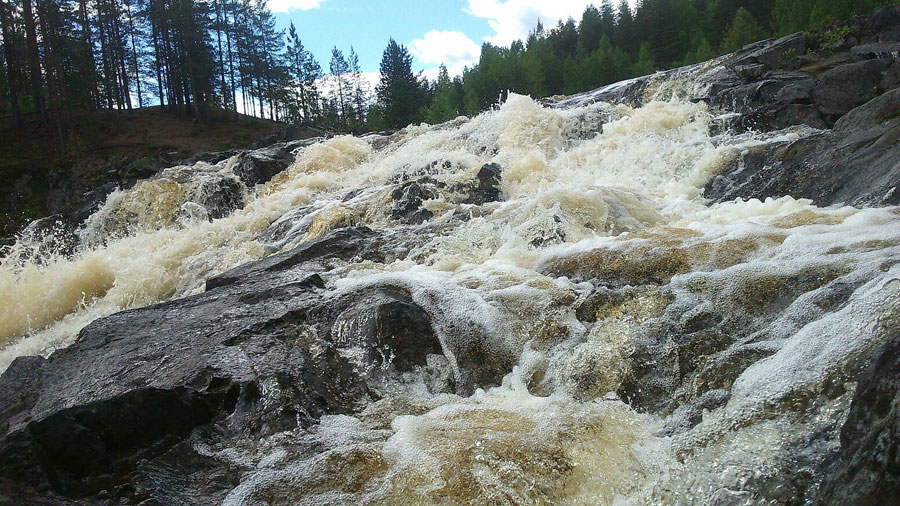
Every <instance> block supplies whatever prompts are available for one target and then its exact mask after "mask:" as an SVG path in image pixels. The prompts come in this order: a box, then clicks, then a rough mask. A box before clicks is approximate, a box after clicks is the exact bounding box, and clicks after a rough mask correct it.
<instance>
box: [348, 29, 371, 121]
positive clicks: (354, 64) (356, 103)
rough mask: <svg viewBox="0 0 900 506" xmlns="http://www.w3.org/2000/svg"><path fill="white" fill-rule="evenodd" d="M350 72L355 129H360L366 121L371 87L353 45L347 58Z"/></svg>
mask: <svg viewBox="0 0 900 506" xmlns="http://www.w3.org/2000/svg"><path fill="white" fill-rule="evenodd" d="M347 64H348V66H349V72H350V83H349V84H350V94H351V100H350V101H351V103H352V108H353V130H354V131H357V132H358V131H360V130H361V129H362V127H363V125H364V124H365V122H366V109H367V108H368V101H369V99H368V95H369V87H368V84H367V83H366V82H365V78H364V77H363V75H362V70H361V69H360V68H359V55H358V54H356V50H354V49H353V46H350V56H349V57H348V58H347Z"/></svg>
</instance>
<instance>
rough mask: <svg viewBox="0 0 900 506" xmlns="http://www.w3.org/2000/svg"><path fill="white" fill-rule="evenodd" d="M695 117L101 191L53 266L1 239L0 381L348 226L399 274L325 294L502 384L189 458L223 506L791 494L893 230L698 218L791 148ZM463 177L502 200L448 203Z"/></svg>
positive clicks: (864, 337)
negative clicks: (398, 301)
mask: <svg viewBox="0 0 900 506" xmlns="http://www.w3.org/2000/svg"><path fill="white" fill-rule="evenodd" d="M660 89H661V90H662V91H660V93H663V92H666V91H667V90H668V91H671V90H669V88H665V87H661V88H660ZM668 94H671V93H668ZM664 98H668V97H664ZM714 121H715V118H714V117H713V116H712V115H711V114H710V113H709V112H708V111H707V110H706V108H705V106H704V105H703V104H694V103H685V102H679V101H677V100H672V101H654V102H650V103H648V104H646V105H644V106H643V107H640V108H630V107H627V106H622V105H620V106H612V105H609V104H605V103H595V104H590V105H583V106H580V107H573V108H570V109H549V108H543V107H541V106H540V105H538V104H536V103H535V102H533V101H532V100H531V99H529V98H527V97H523V96H517V95H511V96H510V98H509V100H508V101H507V102H506V103H505V104H503V106H502V107H501V108H500V109H499V110H497V111H491V112H487V113H484V114H482V115H480V116H478V117H475V118H473V119H471V120H462V119H460V120H457V121H453V122H450V123H448V124H444V125H438V126H425V125H423V126H411V127H409V128H407V129H405V130H403V131H401V132H399V133H397V134H395V135H393V136H392V137H391V138H389V139H383V138H377V139H376V138H369V139H367V140H363V139H359V138H354V137H337V138H334V139H330V140H328V141H325V142H322V143H319V144H314V145H311V146H309V147H307V148H305V149H304V150H303V151H302V152H300V153H299V155H298V156H297V159H296V161H295V162H294V163H293V164H292V165H291V166H290V167H289V169H288V170H286V171H284V172H283V173H281V174H279V175H278V176H276V177H275V178H274V179H273V180H272V181H270V182H268V183H266V184H265V185H259V186H257V187H256V188H249V189H248V188H244V187H243V185H242V184H241V183H239V181H238V180H237V179H235V177H234V174H233V172H232V171H233V166H234V161H233V160H226V161H223V162H221V163H220V164H218V165H215V166H210V165H207V164H203V163H199V164H198V165H197V166H194V167H175V168H172V169H168V170H166V171H164V172H163V173H161V174H160V175H159V176H157V177H155V178H154V179H151V180H147V181H144V182H142V183H140V184H138V185H137V186H135V187H134V188H132V189H130V190H127V191H118V192H114V193H113V194H111V195H110V196H109V198H108V199H107V201H106V203H105V204H104V205H103V207H102V208H101V209H100V210H98V211H97V212H96V213H95V214H94V215H93V216H91V218H90V219H89V220H88V221H87V222H85V224H84V225H83V227H82V228H81V230H79V232H78V235H79V238H80V240H79V241H78V245H77V247H76V250H75V251H74V253H70V252H60V251H53V249H52V248H50V249H48V248H47V247H43V248H39V247H36V245H35V239H34V238H30V237H28V236H27V235H26V236H23V237H22V238H21V239H20V241H19V242H18V243H17V244H16V245H15V246H13V247H12V248H11V249H10V250H9V251H7V253H6V256H5V258H4V259H3V261H2V264H0V346H2V349H0V369H5V368H6V367H7V366H8V364H9V363H10V362H11V361H12V360H13V359H14V358H15V357H16V356H20V355H25V354H44V355H47V354H49V353H51V352H52V351H54V350H56V349H58V348H60V347H64V346H67V345H68V344H70V343H72V342H73V340H74V339H75V338H76V336H77V334H78V332H79V330H80V329H81V328H82V327H84V326H85V325H87V324H88V323H90V322H91V321H93V320H95V319H97V318H100V317H103V316H106V315H109V314H112V313H114V312H117V311H120V310H122V309H128V308H136V307H141V306H146V305H148V304H152V303H155V302H159V301H164V300H169V299H172V298H176V297H182V296H187V295H191V294H195V293H199V292H202V291H203V286H204V282H205V280H206V279H207V278H209V277H211V276H213V275H215V274H219V273H222V272H224V271H226V270H228V269H230V268H232V267H235V266H237V265H239V264H242V263H245V262H248V261H251V260H256V259H260V258H263V257H265V256H267V255H271V254H273V253H275V252H278V251H283V250H287V249H289V248H291V247H293V246H296V245H298V244H301V243H302V242H303V241H306V240H309V239H311V238H315V237H320V236H322V235H324V234H326V233H327V232H329V231H331V230H334V229H337V228H342V227H347V226H357V225H366V226H368V227H371V228H373V229H376V230H385V231H392V230H396V231H398V232H397V233H398V234H403V233H405V234H407V235H406V236H405V237H406V239H404V241H405V242H404V248H405V249H403V253H402V254H396V255H393V256H391V257H390V258H388V259H386V260H385V261H384V262H372V261H368V262H360V263H336V264H335V265H332V266H330V267H331V268H332V270H331V275H330V276H329V277H328V279H327V280H326V281H327V288H328V289H329V290H332V291H334V292H335V293H336V294H338V295H339V294H342V293H350V292H353V291H357V290H361V289H364V288H366V287H372V286H392V287H402V288H403V290H404V291H405V292H407V293H409V294H410V297H411V299H412V300H413V301H414V302H415V304H417V305H418V306H420V307H422V308H424V309H425V311H426V312H427V313H428V315H429V316H430V317H431V318H432V319H433V323H434V326H435V333H436V335H437V338H438V339H439V341H440V344H441V346H442V348H443V349H444V351H445V352H447V350H467V349H469V348H471V347H473V346H475V345H474V344H470V342H469V341H473V340H474V338H473V337H472V336H476V335H477V336H479V337H478V339H479V344H478V346H479V347H480V348H479V350H478V353H486V354H489V355H492V357H493V358H494V362H496V363H498V364H506V365H509V366H510V367H509V368H508V369H507V370H505V371H503V373H505V374H506V376H505V378H504V379H503V383H502V385H500V386H497V387H495V388H492V389H489V390H487V391H483V390H478V391H476V392H475V394H474V395H472V396H470V397H461V396H458V395H454V394H450V393H432V392H430V391H429V389H428V388H426V384H425V383H426V381H425V379H423V378H422V377H419V376H415V375H413V376H412V377H410V378H408V382H407V384H405V385H404V386H402V387H396V388H395V387H391V388H395V389H394V390H391V389H390V388H388V387H385V388H386V389H387V390H386V392H387V393H386V394H385V396H384V398H383V399H381V400H379V401H378V402H374V403H372V404H370V405H369V406H366V407H364V409H362V411H361V412H360V413H358V414H357V415H355V416H348V415H341V416H326V417H324V418H322V420H321V421H320V423H319V424H318V425H316V426H315V427H314V428H313V429H312V430H310V431H306V432H303V433H302V434H292V435H286V434H276V435H273V436H271V437H269V438H268V439H266V440H265V441H263V442H261V443H259V444H257V445H255V446H254V447H253V448H249V449H248V448H209V449H208V452H209V453H210V454H211V455H216V456H217V457H218V458H221V459H225V460H228V461H233V462H234V465H235V466H238V467H240V468H242V469H244V470H245V474H244V478H243V479H242V481H241V484H240V486H238V487H237V488H236V489H234V490H233V491H232V493H231V494H230V495H229V496H228V497H227V499H226V501H225V502H226V504H257V503H259V502H264V501H275V502H280V503H304V504H305V503H309V504H326V503H330V502H334V501H353V502H359V503H377V502H383V501H387V500H388V499H389V500H390V502H392V503H396V504H407V503H408V504H416V503H420V502H422V501H427V502H433V503H448V504H449V503H466V502H469V503H497V504H521V503H542V502H552V503H570V504H588V503H591V504H601V503H602V504H612V503H617V504H627V503H635V504H647V503H659V504H672V503H712V502H715V501H730V502H729V504H743V503H747V504H750V503H756V502H759V501H760V498H759V495H758V494H759V491H760V490H763V489H766V488H767V487H776V488H777V487H782V489H781V492H779V493H783V494H785V495H786V496H790V494H795V493H797V492H796V490H793V489H791V485H790V484H788V483H787V482H788V481H790V480H786V479H785V478H784V476H786V475H788V476H789V475H790V474H791V473H793V472H794V471H796V469H797V468H799V467H802V465H803V464H804V463H803V462H801V463H799V464H798V463H797V459H796V458H794V456H792V455H791V454H790V448H791V447H792V445H796V444H798V441H800V440H802V439H803V438H806V437H808V435H809V434H813V433H816V431H817V430H818V431H825V432H828V431H829V430H830V431H831V432H828V434H830V436H828V437H823V438H822V441H821V444H820V445H819V446H818V447H816V448H815V451H811V453H810V454H808V455H805V456H804V458H806V459H808V460H809V461H818V460H822V459H824V458H825V456H826V455H827V454H828V452H829V451H833V450H834V447H835V445H836V444H837V443H836V436H835V429H834V425H835V423H836V421H839V419H840V417H842V416H845V412H846V409H847V405H848V403H849V395H850V394H849V392H851V391H852V389H851V388H850V385H847V384H845V383H846V382H847V378H850V377H853V374H854V372H853V371H856V370H858V368H859V367H860V361H861V360H862V358H863V357H865V356H866V355H867V354H868V353H870V352H871V350H872V349H874V348H875V347H876V346H877V345H878V344H879V343H880V342H881V341H882V340H883V339H884V335H885V331H884V329H883V328H882V327H883V325H882V324H881V323H880V322H881V321H882V320H884V319H886V318H891V317H893V318H895V317H896V315H898V314H900V306H898V303H897V301H898V300H900V297H898V295H900V294H898V291H900V288H898V287H900V283H897V282H895V281H896V278H897V277H898V275H900V267H898V266H897V264H898V263H900V212H898V210H897V209H896V208H880V209H856V208H852V207H840V208H827V209H826V208H819V207H816V206H814V205H812V204H811V202H810V201H807V200H801V199H794V198H791V197H790V196H785V197H782V198H779V199H769V200H766V201H765V202H760V201H758V200H751V201H734V202H726V203H720V204H713V205H709V203H708V202H707V201H705V200H704V199H703V196H702V188H703V185H704V184H705V183H706V181H708V180H709V178H711V177H712V176H714V175H715V174H716V173H717V172H718V171H719V170H721V168H722V167H723V166H724V165H725V164H726V163H728V162H729V161H731V160H733V159H734V158H735V157H737V156H738V155H739V154H740V153H741V152H742V150H745V149H747V148H749V147H752V146H757V145H760V144H765V143H771V142H781V141H784V140H789V139H796V138H800V137H803V136H805V135H808V134H809V133H810V130H809V129H806V128H794V129H789V130H784V131H779V132H776V133H774V134H754V133H744V134H732V133H729V132H724V133H717V134H715V135H713V134H711V128H710V126H711V124H712V123H713V122H714ZM376 143H377V144H378V145H379V147H378V148H377V149H376V148H374V147H373V145H374V144H376ZM487 163H496V164H499V166H500V167H501V175H502V176H501V183H500V185H499V190H500V193H501V196H502V198H501V199H499V200H497V199H484V200H485V201H478V200H477V199H475V200H473V198H472V194H473V192H472V190H471V188H470V187H467V186H466V185H471V184H472V183H471V181H472V180H473V177H474V176H475V175H476V174H478V173H479V170H481V169H482V167H483V166H484V164H487ZM223 189H224V190H223ZM398 192H399V193H398ZM414 192H418V193H415V195H416V196H415V199H418V200H416V201H415V202H414V204H415V205H413V204H410V201H411V200H410V199H413V196H411V195H412V193H414ZM398 195H399V196H400V197H402V198H398ZM403 199H407V200H406V201H403ZM400 201H403V202H405V203H402V202H400ZM223 202H224V204H223ZM222 206H225V210H224V211H223V210H222ZM404 206H406V207H404ZM423 221H424V224H422V222H423ZM416 227H418V228H416ZM409 230H413V231H414V232H413V233H410V232H408V231H409ZM404 231H407V232H404ZM410 237H411V238H410ZM892 281H893V282H892ZM472 353H475V352H474V351H473V352H472ZM446 355H448V357H447V358H448V360H449V364H447V366H448V367H449V368H450V369H451V370H452V374H455V375H456V376H457V378H458V377H459V375H460V374H462V373H461V372H460V370H459V367H458V365H457V364H455V363H453V362H454V360H455V359H456V358H458V357H456V356H454V354H453V353H449V352H448V353H446ZM348 360H353V358H352V357H350V356H349V355H348ZM435 360H437V359H435ZM385 362H386V361H385ZM513 365H514V367H512V366H513ZM360 366H361V367H362V364H361V365H360ZM647 413H652V414H647ZM827 427H830V429H827ZM288 440H289V441H288ZM286 448H288V449H286ZM817 459H818V460H817ZM792 466H793V467H792ZM806 479H807V480H813V479H814V478H813V477H808V478H806ZM714 485H715V486H714ZM795 485H796V484H795ZM803 486H806V484H804V485H803ZM796 487H800V485H796ZM274 498H277V500H276V499H274Z"/></svg>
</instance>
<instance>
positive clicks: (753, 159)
mask: <svg viewBox="0 0 900 506" xmlns="http://www.w3.org/2000/svg"><path fill="white" fill-rule="evenodd" d="M898 110H900V89H894V90H892V91H889V92H887V93H884V94H882V95H880V96H878V97H876V98H874V99H872V100H870V101H869V102H867V103H865V104H864V105H861V106H859V107H857V108H855V109H853V110H852V111H850V112H849V113H847V114H846V115H844V116H843V117H841V118H840V119H839V120H838V121H837V122H836V123H835V125H834V129H833V130H832V131H827V132H822V133H820V134H817V135H810V136H807V137H803V138H801V139H798V140H796V141H786V142H782V143H774V144H769V145H766V146H762V147H757V148H750V149H749V150H748V151H747V152H746V153H744V154H743V155H742V156H741V157H740V158H739V159H737V160H735V161H734V162H733V163H732V164H731V165H729V166H727V167H726V168H725V169H724V170H723V171H722V172H721V173H720V174H719V175H718V176H716V177H715V178H713V179H712V180H710V182H708V183H707V185H706V188H705V190H704V196H706V197H707V198H711V199H713V200H715V201H727V200H732V199H734V198H738V197H740V198H744V199H749V198H758V199H764V198H766V197H776V198H777V197H780V196H782V195H791V196H793V197H795V198H809V199H812V200H813V202H815V203H816V204H817V205H820V206H828V205H833V204H840V203H843V204H849V205H888V204H898V203H900V188H898V187H900V146H898V145H897V143H896V140H897V139H898V138H900V116H897V114H896V111H898ZM861 171H862V173H864V174H865V176H862V173H861Z"/></svg>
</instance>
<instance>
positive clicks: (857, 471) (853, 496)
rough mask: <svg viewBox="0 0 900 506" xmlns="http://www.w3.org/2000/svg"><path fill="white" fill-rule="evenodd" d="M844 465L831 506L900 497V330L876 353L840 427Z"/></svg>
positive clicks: (834, 478) (832, 479) (832, 483)
mask: <svg viewBox="0 0 900 506" xmlns="http://www.w3.org/2000/svg"><path fill="white" fill-rule="evenodd" d="M840 459H841V463H840V465H839V466H838V468H837V470H836V471H835V472H834V473H833V474H832V475H831V476H829V478H828V480H827V481H826V487H825V488H826V494H825V496H826V497H827V500H826V501H825V502H826V503H827V504H832V505H842V504H855V505H861V506H866V505H873V506H874V505H882V504H891V503H892V502H895V501H896V499H897V497H898V495H900V329H897V328H894V331H893V338H892V339H891V340H890V341H888V342H887V343H885V345H884V346H883V347H882V348H881V350H879V351H878V353H876V358H875V359H874V360H873V361H872V363H871V364H870V365H869V367H868V369H867V370H866V372H865V373H864V374H863V375H862V377H861V378H860V380H859V383H858V384H857V387H856V393H855V395H854V396H853V402H852V404H851V406H850V414H849V415H848V417H847V421H846V422H844V425H843V427H841V454H840Z"/></svg>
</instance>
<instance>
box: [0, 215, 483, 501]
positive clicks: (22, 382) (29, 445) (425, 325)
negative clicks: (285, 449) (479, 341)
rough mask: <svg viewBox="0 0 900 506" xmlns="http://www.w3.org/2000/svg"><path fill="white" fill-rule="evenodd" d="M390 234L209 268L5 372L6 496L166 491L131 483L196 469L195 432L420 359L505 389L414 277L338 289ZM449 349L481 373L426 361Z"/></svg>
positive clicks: (322, 396)
mask: <svg viewBox="0 0 900 506" xmlns="http://www.w3.org/2000/svg"><path fill="white" fill-rule="evenodd" d="M389 239H390V238H388V237H385V236H383V235H382V234H379V233H376V232H373V231H372V230H370V229H368V228H365V227H362V228H344V229H339V230H336V231H334V232H332V233H330V234H327V235H325V236H323V237H321V238H319V239H316V240H313V241H308V242H306V243H304V244H303V245H302V246H299V247H298V248H295V249H294V250H291V251H288V252H285V253H283V254H279V255H275V256H271V257H269V258H267V259H265V260H262V261H260V262H255V263H250V264H246V265H243V266H241V267H239V268H237V269H235V270H233V271H230V272H227V273H225V274H223V275H221V276H217V277H214V278H211V279H210V280H209V281H208V283H207V291H206V292H205V293H203V294H201V295H197V296H194V297H189V298H186V299H182V300H177V301H173V302H169V303H165V304H160V305H156V306H151V307H147V308H143V309H138V310H133V311H125V312H122V313H118V314H116V315H114V316H111V317H109V318H105V319H101V320H97V321H95V322H94V323H92V324H91V325H89V326H87V327H86V328H85V329H84V330H83V331H82V332H81V334H80V336H79V339H78V341H77V342H76V343H75V344H73V345H72V346H70V347H69V348H66V349H64V350H61V351H60V352H58V353H55V354H54V355H53V356H52V357H51V358H50V359H43V358H40V357H24V358H19V359H17V360H16V361H15V362H13V364H12V365H11V366H10V367H9V369H8V370H7V372H6V373H4V375H3V376H2V377H0V398H2V399H3V400H2V401H0V431H2V433H3V434H4V435H3V437H2V438H0V480H2V482H6V483H8V484H16V485H15V486H12V485H10V486H9V487H4V490H5V491H4V492H2V493H0V501H3V500H6V501H18V500H23V501H24V500H27V498H29V497H30V494H32V493H34V494H38V495H41V494H45V493H47V492H55V493H59V494H63V495H65V496H67V497H84V496H94V495H96V494H99V493H100V492H101V491H104V490H106V491H108V492H107V493H113V494H114V495H115V496H118V497H132V496H133V497H134V498H135V499H140V498H141V497H142V495H141V494H147V493H156V492H158V490H157V489H156V488H154V485H153V484H152V483H144V484H143V485H142V486H141V487H139V490H137V491H135V490H134V489H133V488H132V485H133V484H132V485H128V486H126V487H124V488H122V485H123V484H124V483H127V482H128V481H129V477H130V476H133V475H134V473H138V474H140V473H149V472H152V470H153V469H155V468H156V467H155V466H164V465H165V462H166V461H167V460H168V459H175V460H176V461H178V463H179V464H178V465H180V466H190V465H191V462H194V461H193V460H191V459H182V458H181V457H177V455H178V454H179V452H187V453H188V454H190V455H193V451H194V450H190V449H189V448H190V445H185V444H182V443H184V442H185V441H186V440H187V438H188V436H189V435H190V434H191V433H192V432H194V431H195V430H201V429H202V430H211V431H220V432H221V434H224V435H225V437H228V436H227V435H228V434H235V435H236V434H243V435H247V434H257V435H267V434H272V433H274V432H277V431H283V430H290V429H292V428H295V427H298V426H306V425H309V424H310V423H312V422H314V421H315V420H316V419H318V418H319V417H320V416H322V415H323V414H336V413H349V412H353V411H354V410H355V409H356V407H357V406H360V405H364V404H365V403H368V402H371V401H372V400H373V399H377V398H379V397H380V396H381V394H380V391H381V389H383V388H385V387H386V385H389V384H390V383H391V382H401V379H400V376H401V375H402V374H403V373H406V372H409V371H413V370H426V369H427V371H424V372H425V374H426V375H428V376H433V377H436V378H441V377H443V378H446V379H445V380H444V381H443V382H434V381H432V382H430V384H431V385H432V386H433V388H440V389H442V390H443V391H449V392H453V391H459V392H462V393H465V392H471V391H472V390H473V389H474V388H475V387H477V386H487V385H489V384H491V383H494V384H496V381H497V380H498V376H497V374H498V373H499V371H494V372H493V373H491V372H490V371H491V369H490V367H489V366H487V365H485V364H483V363H481V362H480V361H479V356H478V355H477V354H471V353H470V354H468V355H467V352H466V351H465V350H461V349H452V348H453V344H452V343H446V342H445V343H442V342H441V340H439V339H438V336H437V334H436V331H435V329H434V327H433V325H432V317H431V316H430V315H429V313H428V312H427V311H425V310H424V309H423V307H421V306H420V305H418V304H417V303H416V302H414V301H413V299H412V298H411V297H410V294H409V293H408V292H406V290H405V288H404V287H403V286H370V287H361V288H360V289H358V290H354V291H348V292H329V291H327V290H325V285H324V283H323V280H322V278H321V277H320V275H319V272H323V271H322V269H323V265H325V264H327V263H328V262H331V261H338V260H344V261H349V260H354V261H362V260H378V261H383V260H385V258H384V255H385V253H384V252H385V251H390V249H391V248H390V247H389V244H388V243H389ZM445 346H446V347H448V352H451V353H454V354H455V356H456V357H458V363H459V364H460V367H472V368H478V369H479V371H478V374H467V373H466V371H462V374H457V375H456V376H454V374H453V372H452V371H451V370H449V369H448V370H444V371H442V370H439V369H440V367H441V364H443V366H444V367H445V368H447V367H449V362H448V361H447V360H432V359H430V358H429V357H431V356H439V357H443V354H444V353H445V352H444V350H443V347H445ZM312 349H315V350H316V351H315V353H312V352H310V351H309V350H312ZM85 363H91V364H95V366H93V367H90V368H84V367H82V365H83V364H85ZM435 364H437V365H435ZM486 372H487V374H486ZM477 380H483V381H484V382H482V383H473V381H477ZM192 458H194V459H197V458H199V457H198V456H194V457H192ZM201 460H202V459H201ZM200 464H201V463H199V462H198V465H200ZM202 465H204V466H206V467H210V466H211V467H212V468H213V470H215V468H216V466H217V465H218V464H216V463H209V462H206V463H202ZM195 471H196V470H195ZM207 474H210V475H214V474H215V472H213V471H209V472H208V473H207ZM160 486H165V487H168V486H170V484H169V483H168V482H167V483H165V484H162V485H160ZM225 490H228V487H226V488H225ZM211 497H215V494H212V495H211V496H209V497H207V498H205V499H204V501H207V500H209V499H210V498H211ZM210 503H211V502H210Z"/></svg>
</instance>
